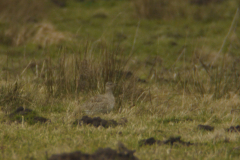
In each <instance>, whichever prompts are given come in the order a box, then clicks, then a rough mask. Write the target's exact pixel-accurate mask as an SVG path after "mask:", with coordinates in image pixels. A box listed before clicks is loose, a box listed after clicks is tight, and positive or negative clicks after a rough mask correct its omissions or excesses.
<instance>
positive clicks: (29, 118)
mask: <svg viewBox="0 0 240 160" xmlns="http://www.w3.org/2000/svg"><path fill="white" fill-rule="evenodd" d="M7 117H8V119H9V120H10V122H15V121H16V122H18V123H21V122H22V121H23V120H24V121H25V122H27V123H28V124H35V123H38V122H40V123H46V122H47V121H49V119H47V118H44V117H39V116H38V115H37V113H36V112H35V111H33V110H31V109H29V108H23V107H22V106H21V107H18V108H17V109H16V110H15V111H13V112H12V113H10V114H9V115H8V116H7Z"/></svg>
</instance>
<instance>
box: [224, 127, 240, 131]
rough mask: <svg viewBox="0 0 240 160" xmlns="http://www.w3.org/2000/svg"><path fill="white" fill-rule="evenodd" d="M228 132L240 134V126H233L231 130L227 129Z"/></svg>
mask: <svg viewBox="0 0 240 160" xmlns="http://www.w3.org/2000/svg"><path fill="white" fill-rule="evenodd" d="M226 130H227V132H240V125H237V126H231V127H230V128H227V129H226Z"/></svg>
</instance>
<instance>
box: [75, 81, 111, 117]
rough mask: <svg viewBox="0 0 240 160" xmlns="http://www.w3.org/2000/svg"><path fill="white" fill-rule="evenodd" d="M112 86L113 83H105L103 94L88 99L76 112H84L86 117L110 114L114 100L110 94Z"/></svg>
mask: <svg viewBox="0 0 240 160" xmlns="http://www.w3.org/2000/svg"><path fill="white" fill-rule="evenodd" d="M114 86H115V84H114V83H112V82H107V83H106V91H105V94H100V95H96V96H94V97H92V98H90V99H89V100H87V101H86V102H85V103H84V104H83V105H82V106H80V108H79V109H78V111H79V110H81V111H84V112H85V113H86V114H87V115H93V114H98V113H109V112H111V111H112V110H113V108H114V105H115V98H114V95H113V93H112V89H113V88H114ZM78 111H77V112H78Z"/></svg>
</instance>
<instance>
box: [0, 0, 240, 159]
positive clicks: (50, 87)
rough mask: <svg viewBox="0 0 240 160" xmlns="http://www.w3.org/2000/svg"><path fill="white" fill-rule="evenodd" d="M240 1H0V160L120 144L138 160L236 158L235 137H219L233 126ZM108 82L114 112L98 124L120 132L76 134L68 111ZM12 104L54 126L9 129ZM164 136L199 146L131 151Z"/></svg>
mask: <svg viewBox="0 0 240 160" xmlns="http://www.w3.org/2000/svg"><path fill="white" fill-rule="evenodd" d="M201 3H203V4H201ZM239 3H240V2H239V1H238V0H231V1H221V0H208V1H204V0H192V1H179V0H172V1H167V0H152V1H148V0H131V1H130V0H118V1H116V0H108V1H105V0H98V1H91V0H85V1H80V0H69V1H64V0H52V1H47V0H42V1H30V0H9V1H4V0H0V68H1V70H0V75H1V76H0V84H1V87H0V108H1V111H0V118H1V123H0V128H1V132H0V139H1V141H0V153H1V154H0V155H1V156H0V159H46V157H49V156H50V155H52V154H56V153H61V152H72V151H75V150H81V151H83V152H87V153H92V152H94V151H95V150H97V149H98V148H99V147H111V148H114V149H115V148H116V144H117V142H118V141H121V142H123V143H124V144H125V145H126V146H127V147H128V148H129V149H135V150H136V153H135V155H136V156H137V157H139V158H140V159H239V146H240V143H239V133H228V132H226V131H225V128H228V127H230V126H231V125H238V124H239V123H240V120H239V109H240V108H239V104H240V99H239V89H240V83H239V70H240V66H239V64H240V63H239V61H240V59H239V48H240V41H239V38H238V36H239V34H240V33H239V32H240V30H239V26H238V23H239V11H238V10H237V9H238V6H239ZM144 80H145V81H146V83H143V81H144ZM107 81H113V82H115V83H116V84H117V86H116V88H115V90H114V95H115V97H116V101H117V103H116V108H115V109H114V111H113V112H112V113H110V114H108V115H99V116H100V117H101V118H105V119H115V120H119V119H121V118H122V117H126V118H127V119H128V124H127V125H126V126H117V127H116V128H108V129H105V128H102V127H99V128H94V127H93V126H81V127H80V126H78V127H74V126H72V122H73V121H75V120H76V118H81V116H82V115H78V117H76V116H75V115H74V114H73V111H74V109H75V108H76V106H78V105H81V104H82V103H83V102H84V101H85V100H86V99H88V98H89V97H91V96H92V95H95V94H98V93H103V92H104V85H105V83H106V82H107ZM19 106H24V107H28V108H31V109H33V110H34V111H36V112H37V113H38V114H39V115H40V116H44V117H46V118H49V119H51V123H46V124H35V125H29V124H27V123H26V122H25V123H22V124H17V123H9V122H8V121H5V118H6V115H8V114H9V113H11V112H12V111H13V110H14V109H16V108H17V107H19ZM198 124H208V125H212V126H214V127H215V130H214V131H213V132H207V131H201V130H198V129H197V125H198ZM170 136H181V137H182V139H183V140H185V141H190V142H193V143H199V145H197V146H190V147H185V146H173V147H171V146H170V145H163V146H157V145H154V146H144V147H139V146H138V141H139V140H141V139H145V138H149V137H154V138H156V139H159V140H164V139H167V138H169V137H170Z"/></svg>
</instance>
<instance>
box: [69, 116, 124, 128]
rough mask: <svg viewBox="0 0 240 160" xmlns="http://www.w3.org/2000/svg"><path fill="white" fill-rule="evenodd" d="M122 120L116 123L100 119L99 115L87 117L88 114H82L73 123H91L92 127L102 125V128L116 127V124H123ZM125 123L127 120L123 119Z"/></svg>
mask: <svg viewBox="0 0 240 160" xmlns="http://www.w3.org/2000/svg"><path fill="white" fill-rule="evenodd" d="M122 121H123V120H122V119H121V121H120V122H119V123H118V122H117V121H115V120H105V119H101V118H100V117H93V118H91V117H88V116H83V117H82V119H77V120H76V121H74V122H73V124H74V125H80V126H81V125H83V124H86V125H88V124H91V125H93V126H94V127H99V126H102V127H104V128H108V127H116V126H117V125H123V124H122V123H123V122H122ZM125 123H127V120H126V119H125Z"/></svg>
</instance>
